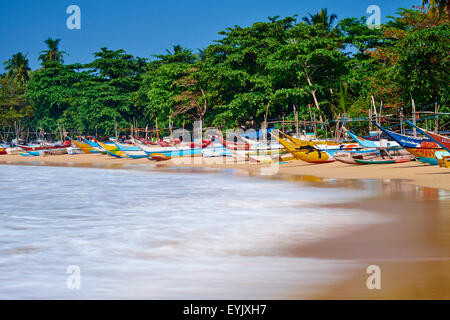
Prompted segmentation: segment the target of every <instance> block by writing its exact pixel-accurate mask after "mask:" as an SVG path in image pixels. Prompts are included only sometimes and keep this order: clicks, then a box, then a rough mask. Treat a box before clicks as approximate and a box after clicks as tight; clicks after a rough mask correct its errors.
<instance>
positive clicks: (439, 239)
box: [0, 155, 450, 299]
mask: <svg viewBox="0 0 450 320" xmlns="http://www.w3.org/2000/svg"><path fill="white" fill-rule="evenodd" d="M189 160H193V159H189ZM195 161H196V162H197V163H176V161H174V160H171V161H166V162H154V161H149V160H147V159H139V160H127V159H116V158H110V157H107V156H104V155H62V156H47V157H22V156H20V155H17V156H11V155H2V156H0V164H29V165H31V164H36V165H53V166H67V165H69V166H81V167H92V166H94V167H100V168H127V167H128V166H130V165H131V166H133V165H140V166H142V165H149V166H152V165H153V166H154V167H155V168H156V169H157V168H163V169H164V168H167V167H170V166H187V167H211V168H234V169H242V170H238V171H242V172H243V173H245V174H249V175H259V174H261V173H264V172H266V173H267V168H269V167H268V166H267V165H256V164H230V163H225V164H217V163H216V164H215V163H214V162H215V161H217V159H206V161H202V159H201V158H196V159H195ZM272 169H278V170H276V171H277V175H276V176H273V177H274V178H280V177H281V178H283V179H288V180H299V181H308V182H310V183H313V184H316V185H317V186H319V187H324V188H326V187H327V183H326V182H324V181H322V179H320V178H328V181H329V182H328V183H332V186H333V187H336V186H338V187H346V188H355V189H357V188H361V187H363V183H362V182H361V180H358V179H381V180H382V181H381V188H380V194H379V195H377V196H376V197H374V198H372V199H367V200H366V201H363V202H352V203H347V204H337V205H334V206H333V207H337V206H340V207H342V208H349V209H363V210H370V211H374V212H377V213H379V214H380V215H384V216H389V217H390V218H392V219H390V221H392V222H389V223H385V224H380V225H374V226H370V227H367V228H364V229H362V230H360V231H357V232H352V233H348V234H346V235H345V236H341V237H339V238H335V239H331V240H325V241H321V242H318V243H316V244H312V245H311V244H310V245H307V246H301V245H299V246H298V247H294V248H279V254H281V255H284V256H293V257H312V258H318V259H333V260H337V261H345V262H349V263H350V264H353V265H354V266H357V268H356V270H355V269H354V268H353V269H352V270H351V271H349V272H348V274H347V276H346V278H345V280H343V281H342V282H340V283H337V284H330V285H328V286H324V287H323V288H320V289H319V291H315V292H314V293H311V295H310V296H309V297H311V298H315V299H450V272H449V271H450V200H448V199H449V197H448V193H445V194H446V195H444V198H445V199H442V198H443V197H442V191H439V190H450V180H449V178H450V170H449V169H445V168H440V167H437V166H429V165H425V164H422V163H420V162H411V163H403V164H389V165H368V166H357V165H347V164H342V163H330V164H320V165H311V164H306V163H302V162H300V161H294V162H291V163H287V164H280V165H279V167H278V168H277V167H275V168H272ZM261 170H263V172H261ZM264 170H265V171H264ZM329 179H338V180H332V181H330V180H329ZM355 179H356V180H355ZM399 179H401V180H399ZM326 181H327V180H326ZM299 243H300V242H299ZM369 265H378V266H379V267H380V268H381V271H382V277H381V279H382V281H381V283H382V289H381V290H368V289H367V286H366V280H367V277H368V276H369V274H367V273H366V269H365V268H366V267H367V266H369ZM349 270H350V269H349ZM304 291H305V288H299V292H302V294H300V293H299V295H298V296H297V297H296V296H294V297H288V298H292V299H296V298H298V297H302V298H303V297H304V296H305V295H304Z"/></svg>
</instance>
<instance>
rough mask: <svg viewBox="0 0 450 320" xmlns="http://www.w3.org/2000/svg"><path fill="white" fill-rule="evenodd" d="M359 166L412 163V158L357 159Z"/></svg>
mask: <svg viewBox="0 0 450 320" xmlns="http://www.w3.org/2000/svg"><path fill="white" fill-rule="evenodd" d="M355 161H356V163H357V164H392V163H404V162H410V161H411V158H410V157H403V158H394V159H390V158H382V157H377V158H375V159H355Z"/></svg>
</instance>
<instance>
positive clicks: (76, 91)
mask: <svg viewBox="0 0 450 320" xmlns="http://www.w3.org/2000/svg"><path fill="white" fill-rule="evenodd" d="M428 4H429V5H430V9H424V8H416V9H414V8H413V9H400V10H399V14H398V15H397V16H396V17H393V18H391V20H390V21H389V22H387V23H386V24H385V25H383V26H382V28H380V29H369V28H368V27H367V25H366V20H365V18H344V19H342V20H340V21H337V19H336V16H335V15H333V14H332V13H329V12H328V11H327V10H326V9H322V10H320V11H319V12H318V13H316V14H309V15H308V16H307V17H304V18H303V19H301V20H300V21H299V20H298V18H297V16H292V17H285V18H280V17H269V18H268V21H264V22H256V23H254V24H253V25H251V26H248V27H241V26H233V27H230V28H227V29H225V30H224V31H222V32H220V33H219V35H220V38H219V39H218V40H217V41H215V42H214V43H212V44H210V45H209V46H208V47H206V48H204V49H201V50H199V52H198V53H194V52H193V51H192V50H189V49H187V48H183V47H181V46H179V45H175V46H173V48H171V49H169V50H167V52H166V54H162V55H154V56H151V58H150V59H144V58H140V57H135V56H133V55H131V54H128V53H127V52H125V51H124V50H111V49H108V48H101V49H100V50H99V51H98V52H95V53H94V54H93V61H92V62H90V63H87V64H73V65H66V64H64V62H63V59H62V58H63V55H64V54H66V53H65V52H64V51H61V50H60V49H59V45H60V40H59V39H56V40H54V39H51V38H49V39H47V40H45V44H46V45H47V49H46V50H44V51H42V52H41V55H40V56H39V59H40V60H41V61H42V67H41V68H39V69H37V70H35V71H32V72H31V73H30V68H29V66H28V60H27V58H26V56H24V55H23V54H22V53H20V52H19V53H17V54H15V55H13V57H12V58H11V59H9V60H8V61H6V62H5V63H4V64H5V69H6V71H7V73H6V74H5V75H3V76H2V77H1V86H0V107H1V108H2V109H1V110H2V114H1V119H0V120H1V124H0V125H3V126H7V125H9V124H10V123H11V121H13V120H14V119H19V118H26V119H27V125H29V126H31V127H34V128H43V129H45V130H56V128H58V127H61V126H64V127H65V128H66V129H72V130H77V131H78V130H79V131H90V132H93V131H94V130H102V131H103V132H105V133H112V132H113V130H114V128H115V126H118V127H119V128H127V127H129V126H130V123H132V122H133V123H135V122H137V123H138V125H139V126H142V127H144V126H146V125H149V126H154V125H155V123H156V121H157V120H156V119H158V124H159V125H160V127H168V125H169V122H170V123H172V124H173V125H174V126H178V127H180V126H182V125H186V126H190V125H191V124H192V123H193V121H195V120H202V121H204V123H205V125H207V126H209V125H214V126H220V127H237V126H246V127H257V126H260V125H261V124H262V123H263V122H264V121H266V120H267V119H271V118H280V117H283V116H286V117H290V116H292V114H293V110H294V109H295V110H296V111H298V112H299V117H300V119H309V118H310V117H311V116H314V117H316V118H317V119H323V120H330V119H334V118H336V117H337V116H338V115H342V114H344V113H345V114H349V115H350V116H366V115H367V110H368V108H369V105H370V101H371V98H372V96H373V97H374V99H375V100H376V101H378V102H380V101H383V104H384V106H385V107H386V108H390V112H393V113H395V112H399V110H400V109H401V108H402V107H405V106H408V105H409V104H410V101H411V98H414V99H415V101H416V103H417V104H419V105H427V104H431V103H434V102H438V103H439V104H440V105H441V106H442V108H443V109H445V110H446V108H448V107H447V105H448V102H449V99H450V92H449V83H450V79H449V72H448V70H450V60H449V52H450V40H449V39H450V29H449V24H448V19H446V14H445V13H446V10H447V7H448V2H447V1H429V2H428ZM434 9H436V10H438V9H439V10H438V11H439V12H440V13H439V14H438V13H436V12H435V11H433V10H434Z"/></svg>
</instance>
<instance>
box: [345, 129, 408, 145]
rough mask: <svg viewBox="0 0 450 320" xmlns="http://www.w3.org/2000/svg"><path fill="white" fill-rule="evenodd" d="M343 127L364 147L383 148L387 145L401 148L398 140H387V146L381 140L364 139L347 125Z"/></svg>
mask: <svg viewBox="0 0 450 320" xmlns="http://www.w3.org/2000/svg"><path fill="white" fill-rule="evenodd" d="M342 128H343V129H344V130H345V132H347V134H348V135H349V136H350V137H351V138H352V139H353V140H355V141H356V142H358V143H359V144H360V145H361V146H363V147H364V148H382V147H387V148H389V149H399V148H401V147H400V145H399V144H398V143H397V142H396V141H387V142H386V146H382V144H381V142H380V141H375V140H368V139H364V138H362V137H359V136H357V135H356V134H354V133H353V132H351V131H349V130H348V129H347V128H345V127H342Z"/></svg>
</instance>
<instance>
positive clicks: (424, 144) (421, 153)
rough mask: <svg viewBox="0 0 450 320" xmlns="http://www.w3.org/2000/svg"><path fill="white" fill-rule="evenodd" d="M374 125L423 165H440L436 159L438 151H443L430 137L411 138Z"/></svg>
mask: <svg viewBox="0 0 450 320" xmlns="http://www.w3.org/2000/svg"><path fill="white" fill-rule="evenodd" d="M374 124H375V125H376V126H377V127H378V128H379V129H380V130H381V131H383V132H384V133H386V134H387V135H389V136H390V137H391V138H392V139H394V140H395V141H397V143H398V144H400V145H401V146H402V147H403V148H405V149H406V150H407V151H408V152H409V153H411V154H412V155H414V156H416V157H417V160H419V161H420V162H423V163H428V164H431V165H433V166H437V165H438V160H437V159H436V157H435V153H436V151H440V150H442V149H441V148H440V146H439V145H438V144H437V143H435V142H434V141H433V140H432V139H431V138H429V137H428V136H425V137H423V138H422V137H411V136H408V135H404V134H399V133H395V132H392V131H390V130H387V129H385V128H383V127H382V126H380V125H378V124H376V123H375V122H374Z"/></svg>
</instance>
